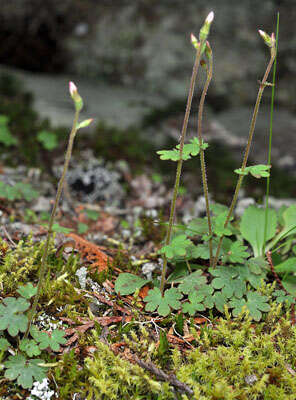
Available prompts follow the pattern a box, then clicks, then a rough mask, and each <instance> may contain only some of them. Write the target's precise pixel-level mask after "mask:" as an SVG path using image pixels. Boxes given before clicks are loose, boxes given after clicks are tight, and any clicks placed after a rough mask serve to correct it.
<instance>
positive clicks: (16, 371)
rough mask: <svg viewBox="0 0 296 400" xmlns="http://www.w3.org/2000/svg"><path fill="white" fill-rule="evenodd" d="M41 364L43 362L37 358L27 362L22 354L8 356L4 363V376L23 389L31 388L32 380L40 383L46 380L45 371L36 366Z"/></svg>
mask: <svg viewBox="0 0 296 400" xmlns="http://www.w3.org/2000/svg"><path fill="white" fill-rule="evenodd" d="M42 363H43V360H41V359H39V358H36V359H34V360H28V359H26V357H24V356H23V355H22V354H17V355H15V356H10V357H9V358H8V361H6V362H5V363H4V365H5V368H6V371H5V374H4V376H5V378H7V379H9V380H12V381H13V380H17V383H18V385H20V386H22V387H23V388H24V389H28V388H31V387H32V386H33V379H34V381H38V382H41V381H42V380H43V379H44V378H46V369H45V368H43V367H40V366H39V365H38V364H42Z"/></svg>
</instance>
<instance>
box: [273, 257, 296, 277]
mask: <svg viewBox="0 0 296 400" xmlns="http://www.w3.org/2000/svg"><path fill="white" fill-rule="evenodd" d="M274 269H275V271H276V272H277V273H278V274H285V273H286V274H290V273H294V272H296V257H290V258H288V259H287V260H285V261H283V262H281V263H280V264H278V265H276V266H275V267H274Z"/></svg>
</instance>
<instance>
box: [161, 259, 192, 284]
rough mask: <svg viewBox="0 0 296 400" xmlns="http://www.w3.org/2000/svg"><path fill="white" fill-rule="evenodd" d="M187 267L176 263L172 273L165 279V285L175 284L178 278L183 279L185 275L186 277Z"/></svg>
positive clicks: (184, 264)
mask: <svg viewBox="0 0 296 400" xmlns="http://www.w3.org/2000/svg"><path fill="white" fill-rule="evenodd" d="M188 273H189V272H188V267H187V265H186V263H185V262H183V263H178V264H176V266H175V267H174V270H173V272H172V273H171V274H170V275H169V277H168V278H167V280H166V281H167V283H172V282H176V281H177V280H178V279H180V278H184V277H185V276H186V275H188Z"/></svg>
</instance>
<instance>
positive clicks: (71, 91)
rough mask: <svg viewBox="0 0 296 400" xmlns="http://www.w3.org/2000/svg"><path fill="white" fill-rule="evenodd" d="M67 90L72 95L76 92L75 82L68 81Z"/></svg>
mask: <svg viewBox="0 0 296 400" xmlns="http://www.w3.org/2000/svg"><path fill="white" fill-rule="evenodd" d="M69 92H70V95H71V96H73V94H74V93H75V92H77V87H76V85H75V83H73V82H71V81H70V82H69Z"/></svg>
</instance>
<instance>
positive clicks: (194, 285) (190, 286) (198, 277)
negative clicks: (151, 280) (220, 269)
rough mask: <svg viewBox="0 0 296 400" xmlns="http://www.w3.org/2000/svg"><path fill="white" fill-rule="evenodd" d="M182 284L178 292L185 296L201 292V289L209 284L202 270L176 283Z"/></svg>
mask: <svg viewBox="0 0 296 400" xmlns="http://www.w3.org/2000/svg"><path fill="white" fill-rule="evenodd" d="M175 282H176V283H180V284H179V286H178V290H179V291H181V292H182V293H184V294H189V293H194V292H199V290H200V287H202V286H204V285H205V284H206V282H207V278H206V277H205V276H203V275H202V272H201V271H200V270H198V271H195V272H193V273H192V274H190V275H188V276H185V277H183V278H181V279H178V280H176V281H175Z"/></svg>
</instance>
